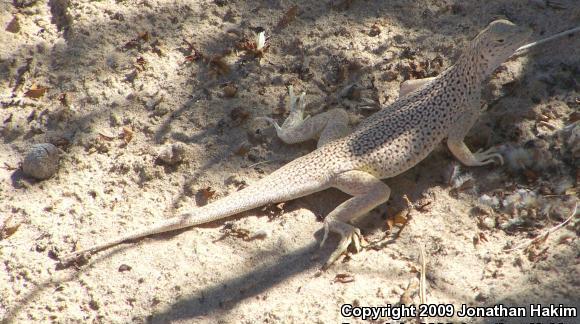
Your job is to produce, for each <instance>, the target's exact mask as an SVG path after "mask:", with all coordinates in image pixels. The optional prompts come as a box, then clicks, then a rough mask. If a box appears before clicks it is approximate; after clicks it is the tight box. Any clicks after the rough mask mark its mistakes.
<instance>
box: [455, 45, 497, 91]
mask: <svg viewBox="0 0 580 324" xmlns="http://www.w3.org/2000/svg"><path fill="white" fill-rule="evenodd" d="M491 65H492V62H490V61H489V60H488V59H487V58H486V57H485V56H484V55H482V54H481V53H480V51H479V49H478V48H477V47H476V46H475V45H474V44H470V45H469V46H468V48H467V49H466V50H465V51H464V52H463V54H462V55H461V56H460V57H459V60H458V61H457V63H455V65H454V70H455V73H457V77H459V78H463V79H464V80H465V81H467V82H468V84H471V85H476V86H480V85H481V83H482V82H483V81H485V79H486V78H487V77H488V76H489V75H490V74H491V72H493V70H495V68H496V67H497V66H491Z"/></svg>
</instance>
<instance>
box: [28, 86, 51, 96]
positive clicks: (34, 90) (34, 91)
mask: <svg viewBox="0 0 580 324" xmlns="http://www.w3.org/2000/svg"><path fill="white" fill-rule="evenodd" d="M46 90H48V88H47V87H39V86H37V85H35V84H33V85H32V87H30V90H28V91H26V92H25V93H24V95H25V96H26V97H29V98H34V99H38V98H40V97H42V96H44V94H45V93H46Z"/></svg>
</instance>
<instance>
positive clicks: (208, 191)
mask: <svg viewBox="0 0 580 324" xmlns="http://www.w3.org/2000/svg"><path fill="white" fill-rule="evenodd" d="M199 192H200V193H201V195H202V197H203V198H204V199H205V200H209V199H211V198H212V197H213V196H214V195H215V190H213V189H212V188H211V187H207V188H203V189H201V190H200V191H199Z"/></svg>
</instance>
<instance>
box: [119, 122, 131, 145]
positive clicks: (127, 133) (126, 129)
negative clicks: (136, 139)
mask: <svg viewBox="0 0 580 324" xmlns="http://www.w3.org/2000/svg"><path fill="white" fill-rule="evenodd" d="M119 138H121V139H122V140H123V141H125V144H129V142H131V140H132V139H133V130H131V129H130V128H129V127H127V126H125V127H123V132H122V133H121V134H120V135H119Z"/></svg>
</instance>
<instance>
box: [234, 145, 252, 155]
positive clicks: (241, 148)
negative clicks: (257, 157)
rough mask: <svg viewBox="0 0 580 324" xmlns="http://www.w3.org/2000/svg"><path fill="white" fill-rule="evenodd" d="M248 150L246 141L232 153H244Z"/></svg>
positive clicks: (248, 146)
mask: <svg viewBox="0 0 580 324" xmlns="http://www.w3.org/2000/svg"><path fill="white" fill-rule="evenodd" d="M249 151H250V144H248V143H242V144H241V145H240V146H239V147H238V148H237V149H236V150H235V151H234V153H235V154H236V155H246V154H247V153H248V152H249Z"/></svg>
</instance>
